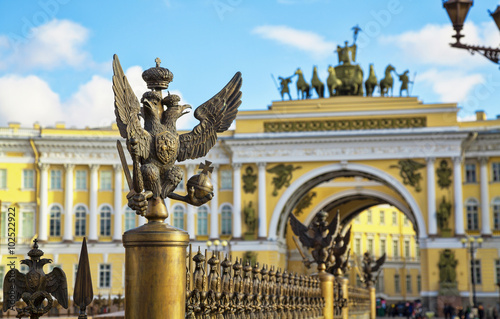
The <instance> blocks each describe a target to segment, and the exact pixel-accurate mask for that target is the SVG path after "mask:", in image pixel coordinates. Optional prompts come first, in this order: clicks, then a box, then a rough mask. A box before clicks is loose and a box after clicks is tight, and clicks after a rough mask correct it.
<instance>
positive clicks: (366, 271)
mask: <svg viewBox="0 0 500 319" xmlns="http://www.w3.org/2000/svg"><path fill="white" fill-rule="evenodd" d="M384 262H385V254H383V255H382V256H381V257H380V258H379V259H377V260H374V259H373V258H372V256H371V255H370V253H369V252H365V253H364V254H363V268H362V270H363V282H364V284H365V285H366V287H367V288H369V287H373V286H374V285H375V283H376V282H377V279H378V274H379V272H380V271H381V270H382V265H383V264H384ZM373 273H377V275H376V276H373Z"/></svg>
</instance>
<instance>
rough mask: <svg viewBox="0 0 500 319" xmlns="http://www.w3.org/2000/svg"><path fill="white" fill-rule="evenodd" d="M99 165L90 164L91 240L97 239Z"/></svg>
mask: <svg viewBox="0 0 500 319" xmlns="http://www.w3.org/2000/svg"><path fill="white" fill-rule="evenodd" d="M98 172H99V165H96V164H93V165H90V194H89V195H90V207H89V209H90V217H89V241H97V240H98V237H97V229H98V225H97V180H98V176H97V174H98Z"/></svg>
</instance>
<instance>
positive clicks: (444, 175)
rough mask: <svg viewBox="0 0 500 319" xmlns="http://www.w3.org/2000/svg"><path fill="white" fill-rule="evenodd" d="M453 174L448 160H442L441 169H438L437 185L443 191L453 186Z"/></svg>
mask: <svg viewBox="0 0 500 319" xmlns="http://www.w3.org/2000/svg"><path fill="white" fill-rule="evenodd" d="M452 173H453V171H452V169H451V167H449V166H448V161H447V160H442V161H441V162H440V163H439V167H438V168H437V169H436V174H437V176H438V180H437V183H438V185H439V187H440V188H441V189H445V188H449V187H450V185H451V174H452Z"/></svg>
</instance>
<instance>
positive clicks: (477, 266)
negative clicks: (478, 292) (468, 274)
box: [472, 259, 482, 285]
mask: <svg viewBox="0 0 500 319" xmlns="http://www.w3.org/2000/svg"><path fill="white" fill-rule="evenodd" d="M472 268H473V271H474V282H475V284H476V285H480V284H481V283H482V280H481V260H478V259H474V263H473V267H472Z"/></svg>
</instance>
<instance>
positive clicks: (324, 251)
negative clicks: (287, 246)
mask: <svg viewBox="0 0 500 319" xmlns="http://www.w3.org/2000/svg"><path fill="white" fill-rule="evenodd" d="M327 217H328V213H326V212H324V211H320V212H319V213H317V214H316V216H315V217H314V220H313V222H312V223H311V225H309V227H307V226H305V225H304V224H302V223H301V222H300V221H299V220H298V219H297V217H295V216H294V215H293V214H290V226H291V227H292V231H293V232H294V234H295V235H296V236H298V237H299V240H300V242H301V243H302V245H303V246H304V247H307V248H310V249H312V252H311V254H312V257H313V259H314V262H316V263H317V264H318V269H320V267H321V268H323V267H325V263H326V262H327V259H328V254H329V253H328V249H329V248H330V246H331V245H332V244H333V240H334V238H335V237H336V236H337V233H338V231H339V220H340V218H339V214H337V215H336V216H335V218H334V219H333V221H332V222H331V223H330V224H328V222H327V221H326V218H327ZM299 249H300V248H299ZM307 264H310V261H308V262H307V263H306V265H307ZM323 270H324V268H323Z"/></svg>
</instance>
